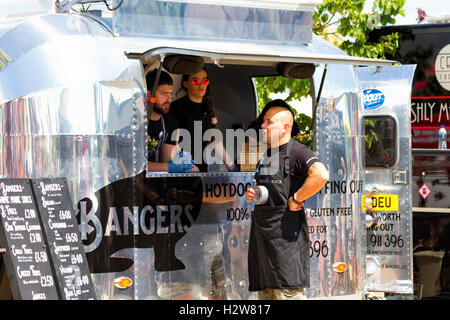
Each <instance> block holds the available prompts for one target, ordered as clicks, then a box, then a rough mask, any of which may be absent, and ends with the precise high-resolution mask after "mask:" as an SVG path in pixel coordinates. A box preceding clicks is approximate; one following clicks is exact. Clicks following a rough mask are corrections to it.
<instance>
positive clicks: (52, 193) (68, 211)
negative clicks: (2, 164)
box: [32, 178, 95, 300]
mask: <svg viewBox="0 0 450 320" xmlns="http://www.w3.org/2000/svg"><path fill="white" fill-rule="evenodd" d="M32 182H33V186H34V188H33V190H34V194H35V199H36V204H37V207H38V209H39V212H40V217H41V221H42V225H43V227H44V228H43V230H44V233H45V238H46V241H47V243H48V244H49V246H48V248H49V251H50V257H51V260H52V262H53V266H54V270H55V276H56V280H57V285H58V289H59V291H60V294H61V298H62V299H64V300H89V299H95V291H94V286H93V284H92V279H91V273H90V271H89V266H88V263H87V260H86V254H85V252H84V250H83V244H82V242H81V235H80V231H79V229H78V224H77V221H76V218H75V212H74V209H73V206H72V200H71V198H70V194H69V190H68V188H67V183H66V181H65V179H64V178H55V179H53V178H52V179H50V178H46V179H36V180H32Z"/></svg>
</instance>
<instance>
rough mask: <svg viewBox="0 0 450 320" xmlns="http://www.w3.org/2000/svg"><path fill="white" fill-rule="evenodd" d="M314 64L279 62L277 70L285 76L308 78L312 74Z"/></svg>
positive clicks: (314, 67) (314, 68)
mask: <svg viewBox="0 0 450 320" xmlns="http://www.w3.org/2000/svg"><path fill="white" fill-rule="evenodd" d="M315 70H316V66H315V65H314V64H312V63H287V62H281V63H279V64H278V66H277V71H278V73H280V74H281V75H283V76H285V77H286V78H294V79H309V78H311V77H312V75H313V74H314V71H315Z"/></svg>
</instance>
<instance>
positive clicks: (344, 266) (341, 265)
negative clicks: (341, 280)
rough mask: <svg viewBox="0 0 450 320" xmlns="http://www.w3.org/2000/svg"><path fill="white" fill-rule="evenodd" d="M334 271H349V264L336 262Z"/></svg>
mask: <svg viewBox="0 0 450 320" xmlns="http://www.w3.org/2000/svg"><path fill="white" fill-rule="evenodd" d="M333 270H334V271H336V272H337V273H341V272H344V271H345V270H347V264H345V263H344V262H336V263H335V264H333Z"/></svg>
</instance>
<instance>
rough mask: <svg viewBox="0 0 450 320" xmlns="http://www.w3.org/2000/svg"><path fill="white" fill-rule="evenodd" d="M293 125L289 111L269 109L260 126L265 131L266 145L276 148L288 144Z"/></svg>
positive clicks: (275, 108)
mask: <svg viewBox="0 0 450 320" xmlns="http://www.w3.org/2000/svg"><path fill="white" fill-rule="evenodd" d="M293 123H294V117H293V115H292V112H291V111H290V110H288V109H286V108H284V107H278V106H273V107H270V108H269V109H268V110H267V112H266V113H265V115H264V118H263V124H262V125H261V128H262V129H263V130H265V134H266V139H267V140H266V141H267V143H268V144H270V145H272V146H276V145H280V144H284V143H286V142H289V139H290V138H291V131H292V125H293Z"/></svg>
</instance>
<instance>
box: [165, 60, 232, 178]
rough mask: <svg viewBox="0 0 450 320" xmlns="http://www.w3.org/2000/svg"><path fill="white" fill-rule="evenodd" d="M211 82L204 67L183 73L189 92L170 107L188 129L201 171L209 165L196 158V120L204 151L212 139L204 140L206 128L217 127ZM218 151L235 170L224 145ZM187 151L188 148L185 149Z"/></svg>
mask: <svg viewBox="0 0 450 320" xmlns="http://www.w3.org/2000/svg"><path fill="white" fill-rule="evenodd" d="M209 84H210V81H209V79H208V73H207V71H206V69H202V70H200V71H199V72H197V73H194V74H190V75H183V77H182V80H181V86H182V88H184V89H185V91H186V92H187V95H186V96H184V97H182V98H180V99H178V100H176V101H174V102H172V105H171V107H170V113H171V115H173V117H174V118H175V119H176V121H177V125H178V128H180V129H186V130H188V132H189V133H190V136H191V150H190V152H191V154H192V158H193V159H194V163H196V164H197V167H198V168H199V170H200V172H206V171H208V165H207V164H206V163H205V161H204V159H196V158H195V152H194V150H195V149H194V144H195V143H199V142H198V141H195V137H194V121H201V128H202V131H201V137H202V148H201V150H202V152H201V156H203V150H204V149H205V148H206V147H207V145H208V144H209V143H211V141H203V135H204V133H205V131H206V130H208V129H211V128H215V129H217V128H218V126H217V118H216V115H215V113H214V110H213V107H212V103H211V100H210V99H209ZM215 150H216V152H217V151H219V152H221V151H223V152H221V153H222V155H223V156H222V158H223V162H224V163H225V165H226V167H227V169H228V170H229V171H233V170H234V169H235V166H234V164H233V161H232V160H231V158H230V157H229V156H228V154H227V153H226V151H225V148H224V147H223V145H221V146H220V148H217V147H216V148H215ZM185 151H186V150H185Z"/></svg>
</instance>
